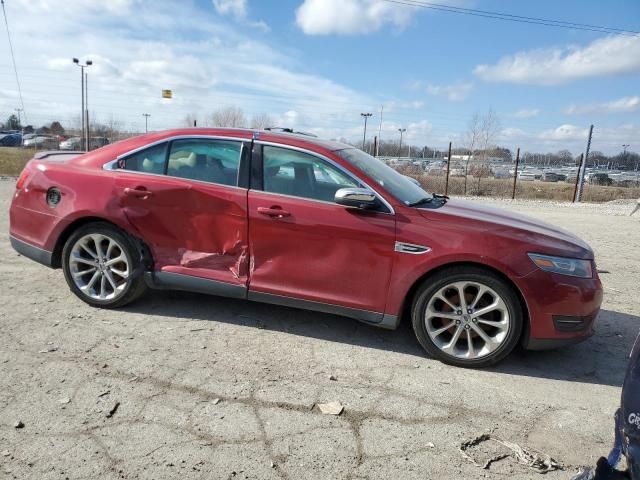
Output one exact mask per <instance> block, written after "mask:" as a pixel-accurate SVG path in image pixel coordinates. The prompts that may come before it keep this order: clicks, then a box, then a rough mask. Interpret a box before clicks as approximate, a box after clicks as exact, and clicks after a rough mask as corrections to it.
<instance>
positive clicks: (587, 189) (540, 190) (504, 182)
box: [402, 171, 640, 202]
mask: <svg viewBox="0 0 640 480" xmlns="http://www.w3.org/2000/svg"><path fill="white" fill-rule="evenodd" d="M402 173H404V174H405V175H410V176H412V177H413V178H415V179H416V180H418V181H419V182H420V183H421V184H422V186H423V187H425V189H426V190H427V191H429V192H436V193H444V190H445V182H446V179H445V177H444V176H441V177H440V176H431V175H426V174H423V173H417V172H411V171H408V172H407V171H403V172H402ZM574 188H575V184H573V183H567V182H541V181H539V180H536V181H535V182H522V181H518V182H516V198H525V199H537V200H554V201H566V202H570V201H572V200H573V191H574ZM512 192H513V178H504V179H496V178H481V179H480V181H478V178H474V177H472V176H469V177H468V179H467V191H466V194H467V195H469V196H481V197H482V196H484V197H493V198H511V195H512ZM448 193H449V194H451V195H464V194H465V190H464V177H450V178H449V189H448ZM620 198H640V188H639V187H630V188H627V187H615V186H612V187H605V186H600V185H589V184H585V186H584V189H583V193H582V200H583V201H585V202H609V201H611V200H617V199H620Z"/></svg>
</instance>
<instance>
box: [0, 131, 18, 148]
mask: <svg viewBox="0 0 640 480" xmlns="http://www.w3.org/2000/svg"><path fill="white" fill-rule="evenodd" d="M21 144H22V134H21V133H20V132H6V131H5V132H0V146H2V147H19V146H20V145H21Z"/></svg>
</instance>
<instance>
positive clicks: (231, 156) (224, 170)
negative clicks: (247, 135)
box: [167, 139, 242, 187]
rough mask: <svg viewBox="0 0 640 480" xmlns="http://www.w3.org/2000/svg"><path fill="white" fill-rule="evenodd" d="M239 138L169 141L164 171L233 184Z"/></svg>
mask: <svg viewBox="0 0 640 480" xmlns="http://www.w3.org/2000/svg"><path fill="white" fill-rule="evenodd" d="M241 153H242V142H238V141H233V140H208V139H186V140H175V141H173V142H171V152H170V153H169V161H168V164H167V175H169V176H172V177H180V178H188V179H191V180H199V181H203V182H210V183H216V184H219V185H229V186H234V187H235V186H237V184H238V170H239V167H240V157H241Z"/></svg>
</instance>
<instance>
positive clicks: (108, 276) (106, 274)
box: [104, 270, 118, 293]
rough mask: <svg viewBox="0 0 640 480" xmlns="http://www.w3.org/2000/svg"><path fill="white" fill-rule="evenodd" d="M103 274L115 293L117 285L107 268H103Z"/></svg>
mask: <svg viewBox="0 0 640 480" xmlns="http://www.w3.org/2000/svg"><path fill="white" fill-rule="evenodd" d="M104 276H105V277H106V279H107V280H108V281H109V283H110V284H111V286H112V287H113V292H114V293H115V291H116V290H117V289H118V286H117V285H116V281H115V280H114V279H113V275H111V272H110V271H109V270H105V272H104Z"/></svg>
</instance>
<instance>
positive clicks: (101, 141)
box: [89, 137, 109, 150]
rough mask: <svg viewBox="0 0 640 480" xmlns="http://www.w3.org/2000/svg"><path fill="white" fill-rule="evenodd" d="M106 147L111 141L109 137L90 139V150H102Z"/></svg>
mask: <svg viewBox="0 0 640 480" xmlns="http://www.w3.org/2000/svg"><path fill="white" fill-rule="evenodd" d="M105 145H109V139H108V138H107V137H91V138H90V139H89V149H90V150H95V149H96V148H102V147H104V146H105Z"/></svg>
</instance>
